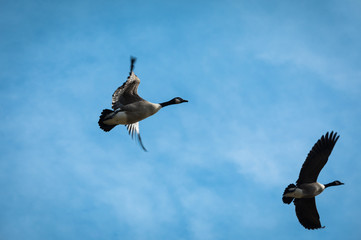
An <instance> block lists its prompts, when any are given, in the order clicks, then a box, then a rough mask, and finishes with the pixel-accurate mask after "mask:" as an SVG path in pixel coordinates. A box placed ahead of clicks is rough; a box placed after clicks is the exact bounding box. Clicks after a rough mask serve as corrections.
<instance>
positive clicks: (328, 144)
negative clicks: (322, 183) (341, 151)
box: [297, 131, 340, 186]
mask: <svg viewBox="0 0 361 240" xmlns="http://www.w3.org/2000/svg"><path fill="white" fill-rule="evenodd" d="M339 137H340V136H337V133H333V131H332V132H331V134H330V135H329V134H328V132H327V133H326V135H323V136H322V137H321V138H320V139H319V140H318V141H317V142H316V144H315V145H314V146H313V148H312V150H311V151H310V152H309V153H308V156H307V158H306V160H305V162H304V163H303V165H302V168H301V171H300V175H299V177H298V180H297V185H298V186H299V185H301V184H303V183H312V182H316V181H317V177H318V175H319V174H320V172H321V170H322V168H323V167H324V166H325V164H326V163H327V160H328V157H329V156H330V154H331V152H332V149H333V147H334V146H335V144H336V142H337V140H338V138H339Z"/></svg>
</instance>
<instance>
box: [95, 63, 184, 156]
mask: <svg viewBox="0 0 361 240" xmlns="http://www.w3.org/2000/svg"><path fill="white" fill-rule="evenodd" d="M135 60H136V58H133V57H131V60H130V61H131V64H130V73H129V77H128V79H127V81H125V82H124V83H123V85H122V86H120V87H119V88H118V89H117V90H115V92H114V93H113V96H112V109H113V110H110V109H104V110H103V111H102V113H101V115H100V117H99V121H98V124H99V127H100V128H101V129H103V130H104V131H105V132H109V131H110V130H112V129H113V128H114V127H115V126H117V125H125V126H126V127H127V130H128V133H129V134H130V135H131V136H132V138H134V137H136V139H137V140H138V142H139V144H140V146H141V147H142V148H143V150H144V151H147V150H146V149H145V147H144V145H143V143H142V139H141V137H140V134H139V122H140V121H141V120H143V119H145V118H147V117H150V116H152V115H153V114H155V113H157V112H158V111H159V110H160V109H161V108H163V107H166V106H169V105H172V104H179V103H184V102H188V101H187V100H184V99H182V98H180V97H175V98H173V99H172V100H170V101H168V102H163V103H151V102H148V101H146V100H144V99H143V98H141V97H140V96H139V95H138V86H139V83H140V79H139V78H138V77H137V75H135V73H134V72H133V69H134V63H135Z"/></svg>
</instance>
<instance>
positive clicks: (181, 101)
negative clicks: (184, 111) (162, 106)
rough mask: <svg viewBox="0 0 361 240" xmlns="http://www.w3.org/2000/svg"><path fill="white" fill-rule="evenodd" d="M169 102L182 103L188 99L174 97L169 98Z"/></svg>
mask: <svg viewBox="0 0 361 240" xmlns="http://www.w3.org/2000/svg"><path fill="white" fill-rule="evenodd" d="M171 102H172V103H173V104H179V103H184V102H188V100H184V99H183V98H181V97H175V98H173V99H172V100H171Z"/></svg>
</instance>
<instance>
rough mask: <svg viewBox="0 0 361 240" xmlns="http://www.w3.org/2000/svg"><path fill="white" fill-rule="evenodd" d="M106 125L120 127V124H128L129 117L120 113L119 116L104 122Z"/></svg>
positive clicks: (116, 115)
mask: <svg viewBox="0 0 361 240" xmlns="http://www.w3.org/2000/svg"><path fill="white" fill-rule="evenodd" d="M103 122H104V123H105V124H108V125H118V124H122V125H125V124H128V122H127V115H126V113H125V112H118V113H117V114H115V115H114V116H113V117H112V118H111V119H107V120H105V121H103Z"/></svg>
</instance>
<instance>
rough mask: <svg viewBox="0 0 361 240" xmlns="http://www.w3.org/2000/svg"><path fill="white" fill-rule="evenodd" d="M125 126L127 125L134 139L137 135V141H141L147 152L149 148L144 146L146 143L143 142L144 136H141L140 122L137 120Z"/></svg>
mask: <svg viewBox="0 0 361 240" xmlns="http://www.w3.org/2000/svg"><path fill="white" fill-rule="evenodd" d="M125 126H126V127H127V130H128V133H129V135H130V136H131V137H132V139H134V137H135V138H136V139H137V141H138V142H139V144H140V146H141V147H142V148H143V150H144V151H146V152H147V149H146V148H145V147H144V145H143V143H142V138H141V137H140V133H139V122H136V123H133V124H128V125H125Z"/></svg>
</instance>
